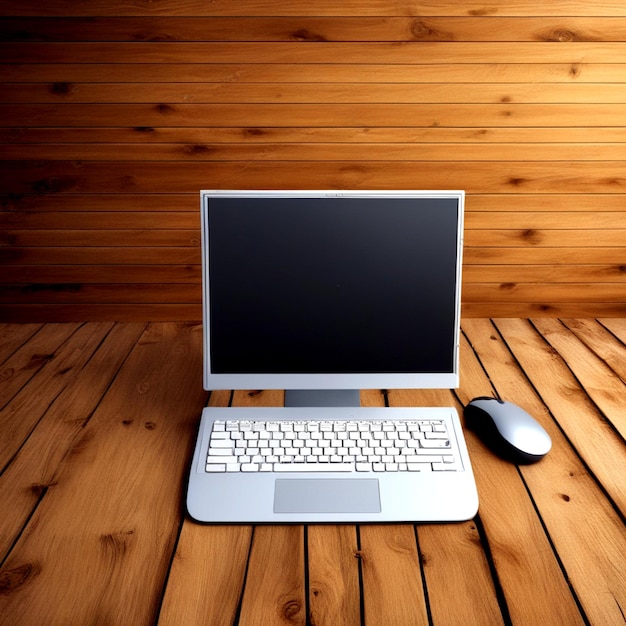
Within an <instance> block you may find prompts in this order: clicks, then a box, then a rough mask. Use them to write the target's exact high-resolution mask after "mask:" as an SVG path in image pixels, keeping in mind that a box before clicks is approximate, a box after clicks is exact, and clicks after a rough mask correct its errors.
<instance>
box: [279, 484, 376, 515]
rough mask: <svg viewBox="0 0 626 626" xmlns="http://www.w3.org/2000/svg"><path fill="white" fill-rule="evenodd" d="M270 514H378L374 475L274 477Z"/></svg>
mask: <svg viewBox="0 0 626 626" xmlns="http://www.w3.org/2000/svg"><path fill="white" fill-rule="evenodd" d="M274 513H380V495H379V492H378V480H376V479H375V478H352V479H346V478H319V479H318V478H302V479H300V478H278V479H276V483H275V488H274Z"/></svg>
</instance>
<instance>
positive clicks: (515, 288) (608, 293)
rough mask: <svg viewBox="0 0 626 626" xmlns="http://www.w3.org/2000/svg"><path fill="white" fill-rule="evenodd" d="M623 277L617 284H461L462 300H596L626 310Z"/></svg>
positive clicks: (552, 301)
mask: <svg viewBox="0 0 626 626" xmlns="http://www.w3.org/2000/svg"><path fill="white" fill-rule="evenodd" d="M624 293H626V278H625V279H624V280H623V281H622V282H621V283H619V284H615V283H595V284H593V283H592V284H590V283H569V284H555V283H548V282H545V281H543V282H540V283H535V284H532V283H529V284H526V283H524V284H520V283H504V284H501V285H497V284H493V283H489V284H473V283H470V284H466V285H464V286H463V301H464V302H505V303H512V302H521V303H538V304H540V303H543V302H550V303H552V304H554V303H559V302H576V303H580V304H593V303H595V302H616V303H618V302H621V303H622V305H623V307H624V309H625V310H626V300H624Z"/></svg>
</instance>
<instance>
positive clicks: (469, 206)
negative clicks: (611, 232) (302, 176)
mask: <svg viewBox="0 0 626 626" xmlns="http://www.w3.org/2000/svg"><path fill="white" fill-rule="evenodd" d="M199 199H200V196H199V191H198V190H196V191H191V192H189V191H188V192H187V193H178V194H167V195H162V194H150V193H144V194H139V193H127V194H115V193H108V192H107V193H96V194H72V195H67V194H64V195H54V194H49V195H35V194H12V195H7V194H4V195H3V194H0V206H1V207H3V209H4V211H5V212H6V213H7V214H12V215H14V216H15V219H16V220H19V219H20V218H19V215H24V216H25V219H26V220H28V219H29V218H28V217H26V215H27V214H28V213H30V212H33V213H35V214H40V215H41V216H42V219H46V218H44V217H43V214H44V213H49V214H50V218H49V219H51V220H55V219H57V218H56V217H55V214H56V213H57V212H58V213H61V214H62V213H66V212H70V213H81V215H82V217H81V219H84V220H86V221H85V224H88V223H89V220H90V219H91V218H89V217H88V214H89V213H90V212H94V213H103V214H105V215H110V216H111V221H112V222H114V223H115V224H116V225H117V224H118V223H119V224H123V223H124V218H123V215H124V213H125V212H129V213H131V214H133V213H135V214H140V213H145V212H147V213H150V214H153V215H155V214H157V213H158V214H160V213H162V212H163V213H166V214H167V213H170V212H173V211H180V214H181V219H185V220H190V219H191V216H192V215H195V216H196V217H197V219H198V220H199V214H200V203H199ZM625 206H626V194H621V195H620V194H584V193H577V194H571V193H570V194H568V193H563V194H556V193H549V194H532V193H529V194H519V193H500V194H481V193H472V192H471V191H468V192H466V196H465V211H466V213H465V214H466V223H465V228H473V227H474V224H477V225H478V226H480V227H483V228H484V226H485V225H484V224H482V223H480V222H478V223H476V222H474V220H481V219H482V218H481V217H479V215H478V214H479V213H490V214H491V215H492V216H494V217H495V219H500V218H499V217H498V215H499V214H500V213H503V214H508V215H509V217H510V218H511V222H510V224H511V225H512V226H513V227H518V228H520V227H525V226H527V224H516V223H515V220H516V219H517V218H516V215H517V214H518V213H519V214H520V215H524V214H527V213H534V214H538V213H542V212H544V213H559V212H564V213H579V212H580V213H596V212H597V213H598V214H600V215H602V214H604V213H607V212H613V211H615V212H618V213H619V212H623V211H624V207H625ZM182 216H186V217H182ZM472 216H474V217H472ZM137 217H138V216H137ZM483 217H485V216H483ZM570 218H571V219H574V218H573V216H571V215H570V216H568V219H567V220H565V219H564V220H562V223H561V224H560V228H567V227H568V224H569V219H570ZM61 219H62V218H61ZM100 219H102V218H100V217H95V218H94V220H95V221H96V222H98V220H100ZM118 219H119V220H120V221H119V222H118V221H117V220H118ZM132 219H133V218H131V220H132ZM537 219H541V218H539V217H537ZM547 219H551V218H550V217H547ZM582 219H586V218H582ZM606 219H609V218H606ZM154 220H155V221H154V223H155V224H160V223H161V221H160V218H159V216H158V215H155V217H154ZM468 222H469V224H468ZM11 223H12V222H11V218H10V216H9V215H7V222H3V224H7V225H8V224H11ZM81 223H82V222H81ZM493 223H495V222H490V223H489V224H488V225H492V224H493ZM195 226H196V227H197V226H198V223H196V224H195ZM111 227H112V226H111V224H110V225H109V228H111ZM185 227H186V228H191V227H192V224H191V223H189V224H187V225H186V226H185Z"/></svg>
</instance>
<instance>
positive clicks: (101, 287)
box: [0, 281, 626, 307]
mask: <svg viewBox="0 0 626 626" xmlns="http://www.w3.org/2000/svg"><path fill="white" fill-rule="evenodd" d="M625 283H626V281H622V283H619V284H616V283H595V284H589V283H568V284H558V283H557V284H554V283H547V282H541V283H534V284H533V283H529V284H526V283H503V284H496V283H488V284H474V283H465V284H464V285H463V301H464V302H468V303H469V302H505V303H513V302H519V303H543V302H550V303H558V302H566V303H567V302H569V303H571V302H578V303H581V304H589V303H591V304H593V303H594V302H620V301H621V302H623V304H624V306H625V307H626V302H624V301H623V294H624V288H625ZM201 298H202V292H201V285H200V283H185V284H174V283H164V284H157V283H154V282H150V283H114V284H103V283H101V284H90V283H61V284H59V283H41V284H28V285H2V286H0V304H5V305H6V304H43V303H51V304H98V303H102V304H129V305H131V304H134V303H137V304H159V303H165V304H180V303H183V304H184V303H200V301H201Z"/></svg>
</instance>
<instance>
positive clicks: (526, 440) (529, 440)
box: [464, 397, 552, 464]
mask: <svg viewBox="0 0 626 626" xmlns="http://www.w3.org/2000/svg"><path fill="white" fill-rule="evenodd" d="M464 416H465V423H466V425H467V427H468V428H470V429H471V430H473V431H474V432H475V433H476V434H477V435H478V436H479V437H480V438H481V439H482V440H483V441H484V442H485V444H486V445H487V447H488V448H490V449H491V450H492V451H493V452H495V453H496V454H497V455H499V456H500V457H502V458H504V459H506V460H507V461H511V462H513V463H516V464H528V463H536V462H537V461H539V460H541V459H542V458H543V457H544V456H545V455H546V454H547V453H548V452H549V451H550V448H551V447H552V441H551V439H550V435H548V433H547V432H546V431H545V430H544V428H543V426H541V424H539V422H537V420H535V419H534V418H533V417H531V416H530V415H529V414H528V413H527V412H526V411H524V409H522V408H521V407H519V406H517V405H515V404H513V403H512V402H505V401H504V400H499V399H497V398H489V397H479V398H474V399H473V400H472V401H471V402H469V403H468V405H467V406H466V407H465V411H464Z"/></svg>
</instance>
